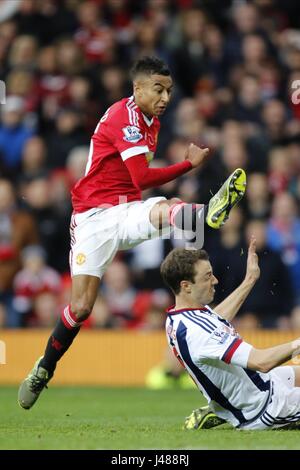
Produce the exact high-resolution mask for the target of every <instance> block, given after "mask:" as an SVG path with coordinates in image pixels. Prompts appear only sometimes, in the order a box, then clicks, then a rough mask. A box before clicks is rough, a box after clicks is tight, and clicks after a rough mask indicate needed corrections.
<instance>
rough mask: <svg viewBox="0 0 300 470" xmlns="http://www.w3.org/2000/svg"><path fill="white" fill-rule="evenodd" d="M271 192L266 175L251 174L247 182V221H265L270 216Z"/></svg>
mask: <svg viewBox="0 0 300 470" xmlns="http://www.w3.org/2000/svg"><path fill="white" fill-rule="evenodd" d="M270 200H271V195H270V190H269V186H268V178H267V176H266V175H265V174H264V173H251V174H250V175H249V176H248V181H247V193H246V214H247V219H248V220H249V219H262V220H265V219H266V218H267V217H268V216H269V214H270Z"/></svg>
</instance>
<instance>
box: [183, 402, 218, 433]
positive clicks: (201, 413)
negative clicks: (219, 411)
mask: <svg viewBox="0 0 300 470" xmlns="http://www.w3.org/2000/svg"><path fill="white" fill-rule="evenodd" d="M225 422H226V421H224V419H222V418H219V417H218V416H217V415H215V414H214V413H213V412H212V411H211V410H210V408H209V406H202V407H201V408H197V409H196V410H194V411H192V413H191V414H190V415H189V416H188V417H187V418H186V419H185V422H184V425H183V429H187V430H190V429H210V428H214V427H216V426H219V425H220V424H224V423H225Z"/></svg>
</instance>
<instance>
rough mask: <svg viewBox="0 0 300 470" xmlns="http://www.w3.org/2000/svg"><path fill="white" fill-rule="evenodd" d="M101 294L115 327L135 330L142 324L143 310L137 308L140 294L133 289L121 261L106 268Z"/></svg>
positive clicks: (127, 270) (128, 273) (124, 265)
mask: <svg viewBox="0 0 300 470" xmlns="http://www.w3.org/2000/svg"><path fill="white" fill-rule="evenodd" d="M102 294H103V297H104V298H105V300H106V302H107V305H108V308H109V311H110V312H111V315H112V324H113V325H114V326H115V327H118V328H120V327H121V328H122V327H123V328H124V327H126V328H137V327H139V326H140V325H141V324H142V323H143V322H144V310H143V309H140V308H138V307H139V298H138V297H139V296H140V295H142V293H138V292H137V291H136V289H135V288H134V287H133V285H132V283H131V279H130V272H129V269H128V267H127V266H126V264H125V263H123V262H122V261H114V262H113V263H112V264H111V265H109V267H108V268H107V270H106V272H105V275H104V278H103V289H102Z"/></svg>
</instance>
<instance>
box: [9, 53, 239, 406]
mask: <svg viewBox="0 0 300 470" xmlns="http://www.w3.org/2000/svg"><path fill="white" fill-rule="evenodd" d="M132 79H133V96H131V97H129V98H124V99H122V100H120V101H118V102H117V103H115V104H113V105H112V106H111V107H110V108H109V109H108V110H107V111H106V112H105V114H104V115H103V116H102V118H101V119H100V121H99V123H98V125H97V127H96V129H95V132H94V135H93V136H92V139H91V145H90V152H89V155H88V156H87V166H86V173H85V176H84V177H83V178H81V179H80V180H79V181H78V182H77V184H76V185H75V186H74V188H73V190H72V203H73V208H74V212H73V215H72V219H71V225H70V232H71V251H70V266H71V274H72V294H71V302H70V304H69V305H68V306H67V307H66V308H65V309H64V310H63V312H62V315H61V318H60V319H59V321H58V323H57V325H56V327H55V329H54V331H53V333H52V334H51V336H50V338H49V340H48V343H47V346H46V350H45V353H44V356H43V357H42V358H40V359H38V360H37V362H36V364H35V366H34V368H33V370H32V371H31V372H30V373H29V375H28V377H27V378H26V379H25V380H24V381H23V382H22V384H21V386H20V389H19V395H18V400H19V404H20V405H21V406H22V407H23V408H24V409H29V408H31V407H32V405H33V404H34V403H35V401H36V400H37V398H38V396H39V394H40V393H41V391H42V390H43V389H44V387H45V386H46V385H47V383H48V381H49V380H50V379H51V377H52V376H53V373H54V370H55V368H56V364H57V362H58V361H59V359H60V358H61V357H62V356H63V354H64V353H65V352H66V351H67V349H68V348H69V347H70V345H71V344H72V341H73V339H74V338H75V336H76V335H77V334H78V332H79V330H80V326H81V324H82V322H83V321H84V320H85V319H86V318H88V316H89V315H90V313H91V311H92V309H93V305H94V303H95V299H96V297H97V294H98V289H99V283H100V279H101V277H102V276H103V273H104V272H105V270H106V268H107V266H108V265H109V264H110V263H111V261H112V260H113V258H114V256H115V254H116V253H117V251H118V250H126V249H128V248H131V247H133V246H135V245H137V244H138V243H142V242H143V241H144V240H146V239H148V238H151V237H154V236H160V235H162V234H163V235H165V232H164V230H166V231H167V232H169V231H170V227H171V226H176V227H178V228H179V229H185V230H188V229H192V230H193V228H194V227H197V221H198V220H199V219H204V214H205V220H206V222H207V224H209V225H210V226H211V227H213V228H216V229H217V228H219V227H220V226H221V225H222V224H223V223H224V222H225V220H226V218H227V217H228V214H229V211H230V209H231V208H232V207H233V206H234V205H235V204H236V203H237V202H238V201H239V200H240V199H241V197H242V196H243V194H244V192H245V185H246V177H245V173H244V171H243V170H242V169H237V170H235V171H234V172H233V173H232V174H231V175H230V176H229V178H228V179H227V180H226V181H225V183H224V184H223V186H222V187H221V188H220V190H219V191H218V192H217V194H216V195H215V196H214V197H212V198H211V200H210V201H209V205H208V207H207V206H206V208H203V205H197V204H185V203H184V202H182V201H181V200H179V199H177V198H174V199H171V200H166V199H165V198H163V197H156V198H150V199H148V200H146V201H142V200H141V191H142V190H143V189H146V188H154V187H156V186H160V185H162V184H164V183H167V182H168V181H172V180H174V179H175V178H177V177H179V176H181V175H183V174H184V173H186V172H188V171H189V170H192V169H193V168H201V167H202V166H203V164H204V162H205V160H206V158H207V155H208V149H207V148H205V149H202V148H199V147H197V146H196V145H194V144H191V145H190V146H189V147H188V149H187V151H186V155H184V156H183V161H182V162H180V163H177V164H175V165H171V166H168V167H166V168H150V167H149V162H150V160H151V159H152V158H153V155H154V152H155V150H156V145H157V138H158V132H159V127H160V123H159V119H158V117H159V116H160V115H162V114H163V112H164V111H165V109H166V107H167V105H168V103H169V100H170V97H171V90H172V85H173V83H172V78H171V76H170V72H169V70H168V68H167V66H166V65H165V64H164V63H163V62H162V61H161V60H159V59H157V58H155V57H144V58H142V59H140V60H138V61H137V62H136V64H135V65H134V67H133V69H132ZM202 216H203V217H202ZM185 222H186V224H185ZM184 224H185V225H184Z"/></svg>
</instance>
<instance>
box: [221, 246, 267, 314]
mask: <svg viewBox="0 0 300 470" xmlns="http://www.w3.org/2000/svg"><path fill="white" fill-rule="evenodd" d="M259 276H260V269H259V265H258V256H257V254H256V240H255V239H254V238H251V241H250V243H249V248H248V257H247V269H246V275H245V279H244V280H243V282H242V283H241V284H240V285H239V287H237V288H236V289H235V290H234V291H233V292H232V293H231V294H230V295H229V296H228V297H226V299H224V300H223V302H221V303H220V304H219V305H217V307H215V308H214V310H215V312H217V313H218V314H219V315H220V316H221V317H223V318H226V320H229V321H231V320H232V319H233V318H234V317H235V315H236V314H237V312H238V311H239V309H240V308H241V306H242V305H243V303H244V302H245V300H246V298H247V297H248V295H249V294H250V292H251V290H252V289H253V287H254V285H255V283H256V281H257V280H258V279H259Z"/></svg>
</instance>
